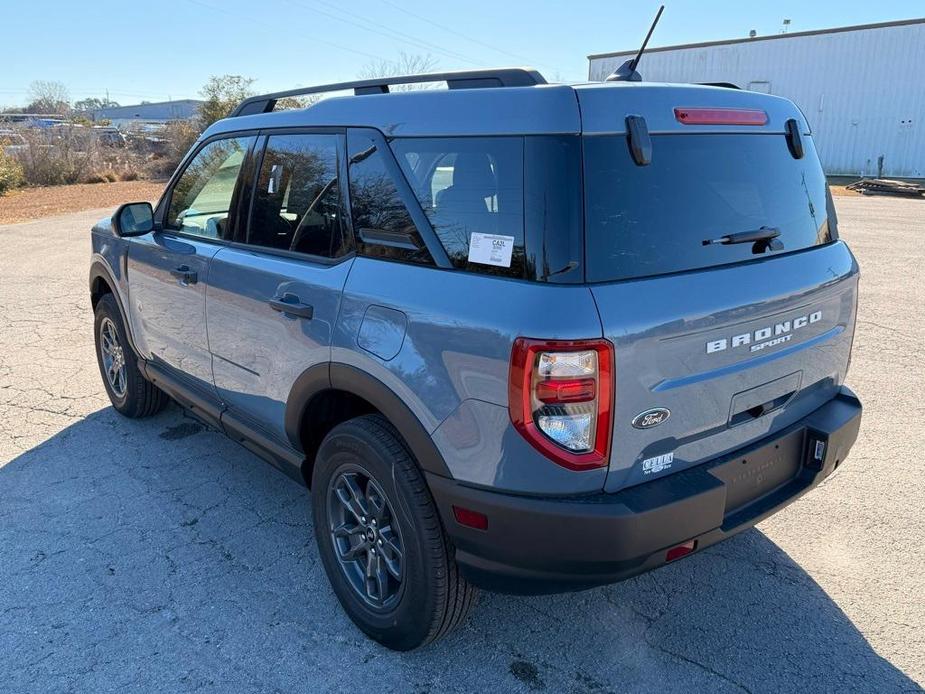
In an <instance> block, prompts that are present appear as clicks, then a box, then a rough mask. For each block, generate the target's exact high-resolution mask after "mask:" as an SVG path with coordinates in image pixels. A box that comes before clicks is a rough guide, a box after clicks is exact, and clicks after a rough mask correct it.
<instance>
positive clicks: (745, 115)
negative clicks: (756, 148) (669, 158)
mask: <svg viewBox="0 0 925 694" xmlns="http://www.w3.org/2000/svg"><path fill="white" fill-rule="evenodd" d="M674 117H675V118H676V119H677V121H678V122H679V123H683V124H684V125H767V124H768V114H767V113H765V112H764V111H762V110H761V109H754V108H676V109H675V110H674Z"/></svg>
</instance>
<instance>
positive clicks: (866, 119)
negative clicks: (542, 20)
mask: <svg viewBox="0 0 925 694" xmlns="http://www.w3.org/2000/svg"><path fill="white" fill-rule="evenodd" d="M628 57H629V56H628V55H626V54H624V55H619V56H609V57H600V58H592V59H591V65H590V75H591V79H593V80H594V79H603V78H604V77H606V76H607V75H609V74H610V73H611V72H613V70H614V69H615V68H616V67H617V66H619V65H620V64H621V63H623V62H624V61H625V60H626V59H627V58H628ZM639 71H640V73H641V74H642V75H643V78H644V79H645V80H647V81H650V82H732V83H734V84H737V85H739V86H740V87H742V88H743V89H754V90H755V91H765V92H770V93H771V94H777V95H779V96H784V97H787V98H788V99H791V100H792V101H794V102H795V103H796V104H797V105H798V106H799V107H800V108H801V109H802V110H803V113H804V114H805V115H806V117H807V119H808V120H809V122H810V125H811V126H812V128H813V133H814V135H815V140H816V145H817V148H818V150H819V156H820V158H821V159H822V165H823V167H824V169H825V171H826V173H829V174H846V175H865V176H871V175H873V176H875V175H877V173H878V159H879V158H880V157H883V175H884V176H903V177H906V176H907V177H913V178H923V177H925V23H917V24H906V25H901V26H890V27H879V28H869V29H859V30H856V31H844V32H837V33H823V34H812V35H808V36H788V37H786V38H779V39H773V40H764V41H762V40H753V41H747V42H742V43H731V44H725V45H715V46H702V47H691V48H678V49H673V50H666V51H656V52H652V53H647V54H646V55H645V56H644V57H643V59H642V62H641V63H640V66H639Z"/></svg>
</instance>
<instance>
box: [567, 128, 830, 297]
mask: <svg viewBox="0 0 925 694" xmlns="http://www.w3.org/2000/svg"><path fill="white" fill-rule="evenodd" d="M803 144H804V148H805V153H804V156H803V158H802V159H794V158H793V157H792V156H791V154H790V150H789V149H788V148H787V142H786V139H785V138H784V136H783V135H717V134H712V135H658V136H654V137H652V162H651V163H650V164H649V165H647V166H637V165H636V164H635V162H634V161H633V159H632V157H631V156H630V153H629V148H628V146H627V142H626V138H625V137H624V136H622V135H621V136H588V137H586V138H585V140H584V166H585V206H586V227H585V229H586V232H585V233H586V239H587V253H586V256H585V257H586V262H587V277H588V281H590V282H603V281H608V280H618V279H628V278H633V277H646V276H651V275H659V274H664V273H670V272H679V271H683V270H694V269H698V268H705V267H712V266H716V265H725V264H728V263H736V262H741V261H744V260H753V259H757V258H766V257H770V256H772V255H775V254H780V253H787V252H790V251H795V250H800V249H803V248H807V247H809V246H814V245H818V244H823V243H827V242H829V241H831V240H832V236H831V234H830V232H829V225H828V219H827V214H826V184H825V176H824V175H823V173H822V169H821V167H820V166H819V161H818V159H817V157H816V151H815V149H814V147H813V143H812V140H811V138H809V137H806V138H804V141H803ZM761 227H770V228H772V229H777V230H779V231H780V236H778V237H777V240H778V241H780V242H781V244H782V248H780V249H779V250H770V251H767V252H766V253H763V254H761V255H756V254H755V253H753V250H754V249H753V244H751V243H740V244H729V245H723V244H716V243H714V244H709V245H704V241H706V240H711V239H719V238H721V237H723V236H726V235H728V234H735V233H739V232H746V231H753V230H757V229H760V228H761Z"/></svg>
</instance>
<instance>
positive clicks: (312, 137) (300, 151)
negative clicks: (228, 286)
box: [247, 133, 349, 258]
mask: <svg viewBox="0 0 925 694" xmlns="http://www.w3.org/2000/svg"><path fill="white" fill-rule="evenodd" d="M338 138H339V136H338V135H327V134H308V133H306V134H304V135H302V134H294V135H292V134H290V135H271V136H270V138H269V140H268V141H267V148H266V151H265V152H264V155H263V162H262V163H261V165H260V175H259V176H258V177H257V189H256V191H255V194H254V206H253V212H252V214H251V220H250V225H249V226H248V232H247V243H249V244H252V245H255V246H264V247H266V248H278V249H281V250H285V251H296V252H298V253H306V254H308V255H316V256H322V257H325V258H337V257H340V256H342V255H344V254H345V253H346V252H347V251H348V250H349V247H348V245H347V241H346V237H345V235H344V229H343V224H342V220H341V214H340V189H339V187H338V181H337V141H338Z"/></svg>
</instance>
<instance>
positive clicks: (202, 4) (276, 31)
mask: <svg viewBox="0 0 925 694" xmlns="http://www.w3.org/2000/svg"><path fill="white" fill-rule="evenodd" d="M186 1H187V2H189V3H192V4H193V5H199V6H200V7H204V8H206V9H207V10H212V11H213V12H221V13H223V14H226V15H229V16H232V17H239V18H241V19H246V20H247V21H248V22H253V23H254V24H259V25H261V26H263V27H266V28H268V29H272V30H273V32H274V34H277V35H278V34H279V27H278V26H276V25H273V24H270V23H268V22H265V21H263V20H260V19H257V18H256V17H253V16H250V15H245V14H243V13H241V12H233V11H231V10H228V9H225V8H224V7H215V6H213V5H209V4H207V3H205V2H202V0H186ZM312 41H313V42H314V43H323V44H325V45H328V46H331V47H333V48H337V49H339V50H342V51H348V52H349V53H356V54H357V55H362V56H363V57H365V58H371V59H372V60H383V58H382V57H381V56H378V55H373V54H372V53H366V52H365V51H359V50H357V49H355V48H350V47H349V46H344V45H342V44H339V43H335V42H334V41H328V40H327V39H322V38H318V37H317V36H312Z"/></svg>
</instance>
